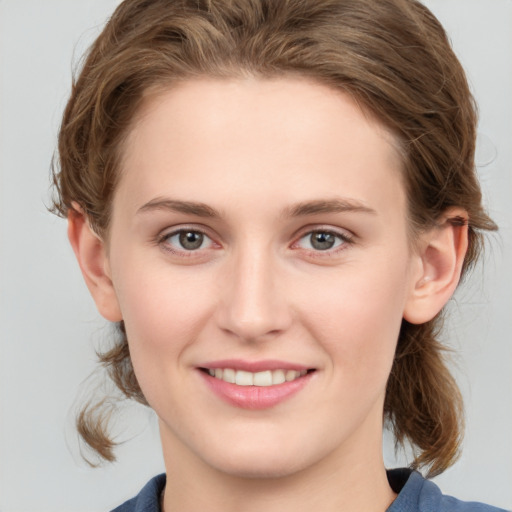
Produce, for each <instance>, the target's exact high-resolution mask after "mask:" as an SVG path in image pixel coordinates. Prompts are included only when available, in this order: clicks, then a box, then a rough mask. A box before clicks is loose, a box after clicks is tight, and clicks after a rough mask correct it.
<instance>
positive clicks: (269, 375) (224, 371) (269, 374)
mask: <svg viewBox="0 0 512 512" xmlns="http://www.w3.org/2000/svg"><path fill="white" fill-rule="evenodd" d="M208 373H209V374H210V375H211V376H212V377H215V378H216V379H220V380H223V381H224V382H228V383H230V384H236V385H238V386H261V387H267V386H275V385H278V384H283V383H284V382H292V381H294V380H296V379H298V378H299V377H303V376H304V375H306V373H307V370H284V369H277V370H266V371H262V372H256V373H253V372H248V371H244V370H234V369H233V368H209V369H208Z"/></svg>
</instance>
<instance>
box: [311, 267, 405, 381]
mask: <svg viewBox="0 0 512 512" xmlns="http://www.w3.org/2000/svg"><path fill="white" fill-rule="evenodd" d="M377 261H378V260H374V263H375V264H374V265H373V266H368V265H361V266H360V267H358V266H355V265H354V266H352V267H350V268H349V267H347V268H345V269H340V272H339V273H337V274H336V273H334V275H332V276H331V277H330V279H329V280H325V282H324V286H323V287H318V286H316V287H313V286H312V287H310V289H309V293H308V294H307V296H306V295H304V302H303V306H302V310H303V311H304V315H303V317H304V318H305V323H306V326H307V328H308V330H309V331H310V332H311V333H312V334H313V337H314V338H315V339H317V340H319V341H320V342H321V344H322V345H323V348H324V350H325V352H326V353H327V354H328V355H329V357H330V359H331V362H332V365H333V367H334V366H336V367H340V366H341V367H343V368H344V370H345V371H349V372H350V373H351V374H353V375H359V377H360V379H363V378H364V379H370V380H375V381H376V382H377V381H382V380H383V379H387V376H388V374H389V371H390V369H391V364H392V360H393V357H394V353H395V349H396V343H397V340H398V335H399V332H400V326H401V323H402V317H403V310H404V305H405V298H406V290H407V279H406V277H405V274H406V273H405V272H404V268H406V266H407V265H406V264H405V265H404V264H399V263H395V264H389V263H388V264H387V265H386V264H382V265H379V264H378V263H377ZM386 261H393V260H392V259H390V260H387V259H386V260H385V261H384V262H383V263H386ZM402 261H404V260H403V259H402ZM317 284H318V283H317ZM308 304H309V306H307V305H308Z"/></svg>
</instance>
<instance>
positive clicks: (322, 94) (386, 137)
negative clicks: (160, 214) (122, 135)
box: [118, 77, 401, 209]
mask: <svg viewBox="0 0 512 512" xmlns="http://www.w3.org/2000/svg"><path fill="white" fill-rule="evenodd" d="M397 146H398V144H397V143H396V141H395V139H394V137H393V136H392V135H391V134H390V133H389V132H388V131H387V130H386V129H385V128H384V127H383V126H382V125H381V124H380V123H379V122H377V121H376V120H375V119H374V118H372V117H371V116H370V115H368V114H367V113H365V112H364V111H363V110H362V109H361V108H360V107H359V106H358V105H357V104H356V102H355V101H353V100H352V99H351V98H350V97H349V96H348V95H347V94H344V93H341V92H339V91H336V90H334V89H332V88H329V87H327V86H325V85H322V84H319V83H316V82H314V81H311V80H307V79H301V78H295V77H293V78H279V79H272V80H270V79H256V78H247V79H243V80H214V79H201V80H190V81H186V82H182V83H179V84H178V85H175V86H173V87H170V88H169V89H166V90H162V91H159V92H158V93H154V94H151V95H149V96H148V97H147V98H146V99H145V101H144V103H143V105H142V107H141V108H140V110H139V112H138V114H137V115H136V117H135V118H134V122H133V123H132V127H131V130H130V131H129V134H128V136H127V138H126V139H125V144H124V148H123V151H122V155H123V158H122V165H121V169H120V172H121V177H120V183H119V186H118V189H119V190H125V191H127V190H128V189H129V190H130V193H131V194H133V195H134V202H139V203H140V202H144V201H149V200H151V199H154V198H155V197H156V196H158V195H162V192H163V191H168V192H169V193H170V192H171V191H172V192H173V193H172V195H173V196H176V194H178V195H180V194H181V195H182V196H184V197H183V198H184V199H188V198H189V196H195V197H194V198H195V199H197V200H201V199H202V197H201V196H205V198H206V196H208V197H207V199H209V200H212V199H213V200H217V201H218V202H222V201H223V199H228V198H229V197H230V193H233V194H235V193H237V194H240V193H247V196H248V197H249V198H256V196H257V194H258V193H260V194H261V195H262V196H263V195H266V197H268V198H271V197H272V198H274V199H275V200H276V201H283V200H284V198H287V199H289V200H290V201H292V200H295V201H302V200H305V199H308V198H306V197H303V196H306V195H309V196H314V195H315V194H317V195H318V194H320V195H322V196H323V197H324V196H325V194H326V192H328V191H331V193H333V192H335V193H336V194H339V195H345V193H346V192H347V193H350V194H352V195H355V196H358V195H359V196H361V197H353V199H356V200H360V201H361V202H364V201H365V200H367V199H368V197H365V196H375V195H376V192H382V193H383V194H384V195H385V194H386V193H387V192H389V193H391V194H394V195H396V189H397V188H401V179H400V176H401V172H400V170H401V158H400V155H399V151H398V150H397ZM384 184H386V187H384V188H383V185H384ZM388 188H389V190H387V189H388ZM119 190H118V192H119ZM158 190H160V192H161V193H160V194H158ZM215 191H216V192H221V191H222V193H225V194H226V195H225V196H222V195H221V194H218V197H217V198H212V197H211V194H210V193H209V192H215ZM251 192H252V193H251ZM377 195H378V194H377ZM135 196H136V197H135ZM231 199H233V196H231ZM372 199H374V198H372ZM258 200H261V197H260V198H259V199H258ZM255 204H258V203H257V202H256V203H255ZM217 206H219V207H220V208H219V209H221V208H222V206H223V205H222V204H217Z"/></svg>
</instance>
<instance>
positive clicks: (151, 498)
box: [111, 473, 165, 512]
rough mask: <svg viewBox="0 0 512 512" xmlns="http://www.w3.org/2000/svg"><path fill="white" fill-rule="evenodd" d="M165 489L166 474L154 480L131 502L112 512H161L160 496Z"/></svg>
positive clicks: (126, 502)
mask: <svg viewBox="0 0 512 512" xmlns="http://www.w3.org/2000/svg"><path fill="white" fill-rule="evenodd" d="M164 487H165V473H163V474H161V475H158V476H155V477H154V478H152V479H151V480H150V481H149V482H148V483H147V484H146V485H145V486H144V487H143V488H142V490H141V491H140V492H139V494H137V496H135V497H134V498H132V499H131V500H128V501H125V502H124V503H123V504H122V505H120V506H119V507H116V508H115V509H114V510H112V511H111V512H160V495H161V493H162V490H163V488H164Z"/></svg>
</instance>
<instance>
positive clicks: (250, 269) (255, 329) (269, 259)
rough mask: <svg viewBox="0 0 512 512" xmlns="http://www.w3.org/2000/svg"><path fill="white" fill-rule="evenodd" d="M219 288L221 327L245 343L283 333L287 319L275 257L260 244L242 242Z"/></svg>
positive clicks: (287, 313)
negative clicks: (221, 288) (220, 291)
mask: <svg viewBox="0 0 512 512" xmlns="http://www.w3.org/2000/svg"><path fill="white" fill-rule="evenodd" d="M227 281H228V282H227V283H226V285H227V286H225V287H223V289H224V292H223V297H222V306H221V309H222V311H221V327H222V328H223V329H225V330H228V331H230V332H232V333H233V334H235V335H236V336H238V337H239V338H241V339H244V340H246V341H256V340H258V339H261V338H263V337H265V336H268V335H275V334H277V333H279V332H280V331H283V330H284V329H285V328H286V327H287V325H288V323H289V320H290V315H289V311H288V307H287V303H286V295H285V293H284V291H283V289H282V288H281V287H280V286H279V282H280V276H279V265H278V261H277V257H276V255H275V254H273V252H272V251H271V249H270V248H269V247H266V246H265V245H263V244H261V243H255V242H254V241H252V242H251V243H246V244H244V245H243V246H241V247H240V248H239V249H238V250H237V251H236V252H235V253H234V254H233V255H232V261H231V262H230V265H229V269H228V276H227Z"/></svg>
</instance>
